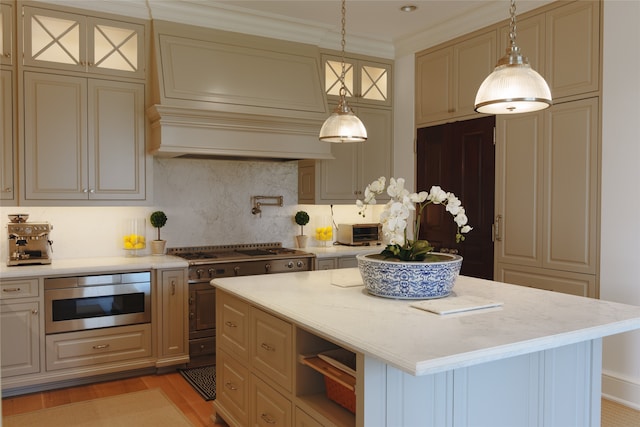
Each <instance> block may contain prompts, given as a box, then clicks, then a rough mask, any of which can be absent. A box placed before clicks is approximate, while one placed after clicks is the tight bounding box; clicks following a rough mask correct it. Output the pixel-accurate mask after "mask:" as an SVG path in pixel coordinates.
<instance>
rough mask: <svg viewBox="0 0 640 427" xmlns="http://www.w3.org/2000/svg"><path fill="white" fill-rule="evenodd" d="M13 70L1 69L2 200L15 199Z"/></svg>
mask: <svg viewBox="0 0 640 427" xmlns="http://www.w3.org/2000/svg"><path fill="white" fill-rule="evenodd" d="M12 79H13V78H12V72H11V71H9V70H0V167H2V171H1V172H0V200H2V201H3V202H4V201H7V200H15V188H14V183H15V179H14V162H15V157H14V152H15V143H14V132H13V129H14V115H13V110H14V102H13V85H12Z"/></svg>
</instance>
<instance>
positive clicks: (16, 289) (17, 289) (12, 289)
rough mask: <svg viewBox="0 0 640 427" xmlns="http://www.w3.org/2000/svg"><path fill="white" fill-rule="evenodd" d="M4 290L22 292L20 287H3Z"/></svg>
mask: <svg viewBox="0 0 640 427" xmlns="http://www.w3.org/2000/svg"><path fill="white" fill-rule="evenodd" d="M2 292H20V288H2Z"/></svg>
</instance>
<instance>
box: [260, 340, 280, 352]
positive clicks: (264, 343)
mask: <svg viewBox="0 0 640 427" xmlns="http://www.w3.org/2000/svg"><path fill="white" fill-rule="evenodd" d="M260 347H262V348H264V349H265V350H267V351H276V348H275V347H272V346H270V345H269V344H267V343H266V342H263V343H262V344H260Z"/></svg>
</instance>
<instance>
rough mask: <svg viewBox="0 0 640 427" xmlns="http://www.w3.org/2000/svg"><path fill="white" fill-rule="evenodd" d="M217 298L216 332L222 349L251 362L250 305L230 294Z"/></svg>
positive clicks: (223, 294) (220, 295)
mask: <svg viewBox="0 0 640 427" xmlns="http://www.w3.org/2000/svg"><path fill="white" fill-rule="evenodd" d="M218 295H219V296H218V297H217V298H216V300H217V303H216V316H217V319H216V325H217V328H216V332H217V333H218V337H217V340H218V343H219V344H220V347H222V348H224V349H225V350H227V351H228V352H229V353H230V354H233V355H235V356H238V357H240V358H241V359H242V360H244V361H245V362H248V361H249V305H248V304H247V303H245V302H242V301H240V300H239V299H237V298H234V297H232V296H230V295H228V294H225V293H221V294H218Z"/></svg>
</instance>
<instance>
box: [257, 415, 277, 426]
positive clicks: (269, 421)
mask: <svg viewBox="0 0 640 427" xmlns="http://www.w3.org/2000/svg"><path fill="white" fill-rule="evenodd" d="M260 418H262V420H263V421H264V422H265V423H267V424H275V423H276V420H275V419H274V418H273V417H272V416H271V415H269V414H264V413H263V414H260Z"/></svg>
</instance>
